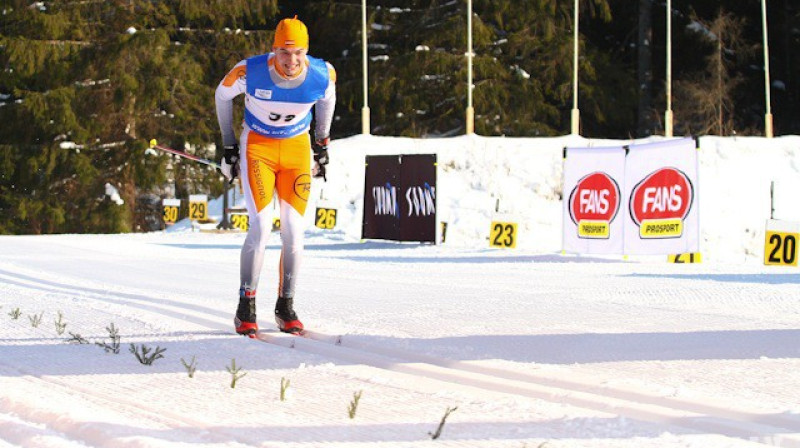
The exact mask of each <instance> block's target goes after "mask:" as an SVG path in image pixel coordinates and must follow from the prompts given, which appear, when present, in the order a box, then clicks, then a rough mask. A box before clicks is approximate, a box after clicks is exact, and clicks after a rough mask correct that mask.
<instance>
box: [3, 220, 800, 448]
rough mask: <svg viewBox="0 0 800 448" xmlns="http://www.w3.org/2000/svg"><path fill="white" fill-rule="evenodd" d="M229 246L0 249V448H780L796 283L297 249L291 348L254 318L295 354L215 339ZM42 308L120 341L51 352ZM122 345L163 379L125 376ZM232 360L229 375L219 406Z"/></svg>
mask: <svg viewBox="0 0 800 448" xmlns="http://www.w3.org/2000/svg"><path fill="white" fill-rule="evenodd" d="M242 237H243V236H242V235H209V234H196V233H186V234H148V235H95V236H89V235H85V236H78V235H63V236H52V237H0V247H2V249H3V252H2V253H3V256H2V258H0V291H1V292H0V306H2V308H0V312H2V313H1V314H0V322H2V326H0V351H2V354H3V356H2V357H0V390H2V393H0V441H5V442H6V443H7V444H10V445H11V446H26V447H27V446H139V447H142V446H143V447H155V446H180V443H192V444H194V445H199V446H208V447H212V446H213V447H218V446H225V447H228V446H230V447H239V446H265V447H266V446H282V447H286V446H288V447H292V446H298V447H299V446H308V445H309V444H310V445H313V446H320V445H324V446H334V447H336V446H341V447H344V446H378V447H400V446H403V447H407V446H415V447H416V446H421V447H425V446H437V447H438V446H447V447H450V446H453V447H458V446H464V447H467V446H469V447H484V446H485V447H489V446H491V447H497V446H499V447H516V448H518V447H520V446H539V445H541V444H542V443H544V442H547V444H548V445H550V446H557V447H561V446H576V447H577V446H580V447H584V446H588V447H642V446H644V447H647V446H652V447H671V446H675V447H677V446H698V447H700V446H702V447H722V446H725V447H728V446H735V447H738V446H764V445H776V446H796V445H795V443H796V441H797V432H798V428H800V424H798V408H797V404H796V397H795V396H794V394H795V391H796V390H797V389H798V388H797V386H798V384H800V374H798V372H800V369H799V368H798V367H800V362H798V358H800V348H798V345H797V343H796V341H797V340H798V336H800V331H798V330H797V328H798V325H797V324H798V323H800V317H798V307H797V305H796V299H795V297H796V295H795V291H796V289H797V285H798V283H800V278H798V276H797V275H796V274H795V273H794V272H793V271H789V270H783V269H778V270H775V269H769V270H768V269H767V268H764V267H762V266H759V265H755V264H745V265H720V264H706V265H695V266H672V265H667V264H666V263H664V262H663V261H661V260H658V261H652V260H640V261H632V262H620V261H615V260H612V259H597V258H591V257H569V256H560V255H542V254H532V253H527V252H524V251H513V252H500V251H492V250H468V249H459V248H447V247H436V246H416V245H400V244H392V243H369V242H368V243H358V242H347V241H336V240H331V239H329V238H325V237H312V238H311V240H310V241H309V242H308V245H307V247H308V249H307V257H306V260H305V266H304V273H303V275H304V277H303V281H301V284H300V289H299V291H298V297H299V298H302V300H301V299H298V303H297V309H298V312H299V313H300V315H301V317H302V318H303V319H304V321H305V322H306V324H307V326H308V327H309V328H310V329H311V332H310V334H309V335H308V338H301V337H297V336H291V335H283V334H279V333H277V332H276V331H274V330H272V331H270V329H271V328H272V322H271V319H270V318H271V316H270V314H271V305H272V303H271V300H269V299H266V298H265V299H263V300H262V301H261V302H260V303H259V306H260V308H259V316H260V318H259V320H260V322H261V325H262V327H263V328H264V329H265V332H264V333H263V334H264V335H265V337H266V338H271V339H273V340H274V341H275V342H276V343H277V344H279V345H286V344H293V345H294V348H293V349H290V348H287V347H281V346H275V345H273V344H263V343H260V342H259V341H257V340H250V339H247V338H242V337H239V336H236V335H234V334H233V330H232V316H233V311H234V307H235V300H236V299H235V290H236V278H237V273H238V265H237V258H238V248H239V243H240V241H241V238H242ZM278 250H279V248H278V246H277V244H273V245H271V246H270V247H269V248H268V250H267V252H268V254H267V256H268V259H271V260H273V261H274V260H277V251H278ZM271 269H274V266H267V268H266V272H265V281H267V280H266V279H270V275H271V274H272V271H271ZM231 291H233V293H231ZM16 308H19V309H20V310H21V315H20V317H19V318H18V319H16V320H15V319H12V318H11V317H10V316H9V313H11V312H12V311H13V310H14V309H16ZM58 311H61V312H62V313H63V316H64V320H65V321H67V322H68V326H67V329H66V330H67V332H74V333H79V334H81V335H82V337H84V338H86V339H88V340H89V341H91V342H100V341H104V340H107V338H108V334H107V331H106V330H105V328H106V327H107V326H108V325H109V324H110V323H114V324H115V325H116V327H117V328H119V329H120V330H121V335H122V348H121V352H120V354H118V355H114V354H109V353H106V352H105V351H104V350H103V349H102V348H100V347H97V346H95V345H74V344H67V343H66V340H67V339H69V335H68V333H66V332H65V333H64V334H63V335H58V334H57V333H56V331H55V328H54V325H53V321H54V320H55V319H56V318H57V312H58ZM38 313H43V319H42V324H41V325H40V326H39V327H37V328H34V327H32V325H31V322H30V321H29V317H30V316H32V315H36V314H38ZM432 322H435V323H436V324H435V325H431V323H432ZM337 342H338V345H337ZM130 344H136V345H139V344H145V345H147V346H148V347H152V348H155V347H157V346H158V347H165V348H167V351H166V352H165V353H164V355H165V358H164V359H160V360H156V361H155V362H154V363H153V365H152V366H143V365H141V364H139V363H138V361H137V360H136V359H135V358H134V356H133V355H132V354H131V353H129V352H128V348H129V345H130ZM193 357H194V358H196V359H197V363H198V370H197V375H196V377H195V378H191V379H190V378H188V375H187V372H186V370H185V368H184V367H183V365H182V364H181V359H183V360H186V361H188V360H190V359H192V358H193ZM234 358H235V361H236V365H237V366H243V369H244V371H246V372H247V375H246V376H245V377H243V378H242V379H241V380H240V381H239V382H238V384H237V386H236V388H235V389H232V388H230V380H231V377H230V374H229V373H228V371H227V370H226V369H227V367H228V366H230V365H231V360H232V359H234ZM281 378H288V379H290V380H291V384H292V386H291V388H290V392H291V396H290V398H289V399H288V400H287V401H286V402H281V401H280V400H279V398H278V395H279V388H280V380H281ZM359 390H363V391H364V393H363V398H362V400H361V404H360V405H359V410H358V413H357V416H356V418H355V419H353V420H350V419H349V418H348V416H347V411H346V408H347V405H348V403H349V401H350V400H351V399H352V396H353V393H354V392H356V391H359ZM209 403H212V404H211V405H209ZM454 406H458V410H457V411H456V412H454V413H453V414H452V415H451V416H450V417H449V418H448V420H447V424H446V425H445V427H444V430H443V434H442V437H441V438H440V439H438V440H436V441H432V440H430V436H429V435H428V433H430V432H433V431H435V430H436V427H437V425H438V422H439V420H440V418H441V417H442V414H443V413H444V411H445V410H446V409H448V408H451V407H454ZM242 409H257V410H258V412H245V413H243V412H241V410H242ZM647 420H651V421H655V423H653V422H648V421H647ZM0 443H2V442H0ZM0 446H2V444H0Z"/></svg>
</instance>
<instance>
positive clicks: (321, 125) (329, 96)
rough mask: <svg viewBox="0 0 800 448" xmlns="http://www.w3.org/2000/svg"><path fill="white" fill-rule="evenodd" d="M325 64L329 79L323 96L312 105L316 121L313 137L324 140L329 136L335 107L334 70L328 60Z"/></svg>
mask: <svg viewBox="0 0 800 448" xmlns="http://www.w3.org/2000/svg"><path fill="white" fill-rule="evenodd" d="M325 64H327V65H328V74H329V78H330V81H329V82H328V88H327V89H326V90H325V97H324V98H322V99H321V100H319V101H317V104H315V105H314V117H315V118H316V123H317V124H316V126H315V127H314V138H315V139H317V140H324V139H326V138H328V137H330V135H331V123H332V122H333V111H334V109H335V108H336V70H334V69H333V66H332V65H331V64H330V63H329V62H326V63H325Z"/></svg>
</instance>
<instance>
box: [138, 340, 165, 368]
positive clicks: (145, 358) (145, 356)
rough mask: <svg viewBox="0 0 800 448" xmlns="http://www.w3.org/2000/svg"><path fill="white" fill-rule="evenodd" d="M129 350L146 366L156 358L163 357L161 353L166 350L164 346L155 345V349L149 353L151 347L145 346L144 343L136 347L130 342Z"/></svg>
mask: <svg viewBox="0 0 800 448" xmlns="http://www.w3.org/2000/svg"><path fill="white" fill-rule="evenodd" d="M129 350H130V352H131V353H133V354H134V355H135V356H136V359H138V360H139V362H140V363H142V364H144V365H146V366H150V365H153V361H155V360H156V359H158V358H163V357H164V355H162V353H164V352H165V351H167V349H166V348H161V347H159V346H156V349H155V351H153V352H152V353H151V351H152V350H153V349H151V348H149V347H147V346H146V345H144V344H141V345H140V346H139V347H136V345H134V344H131V348H130V349H129Z"/></svg>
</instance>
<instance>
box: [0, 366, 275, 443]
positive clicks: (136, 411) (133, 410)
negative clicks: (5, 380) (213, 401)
mask: <svg viewBox="0 0 800 448" xmlns="http://www.w3.org/2000/svg"><path fill="white" fill-rule="evenodd" d="M0 365H2V366H4V367H5V368H6V369H8V370H15V371H17V372H19V373H21V374H23V375H24V376H23V377H22V378H23V379H24V380H25V381H26V382H28V383H40V384H42V387H43V388H45V389H46V390H51V389H52V388H56V389H59V390H60V391H61V392H63V393H66V394H73V395H75V394H77V395H80V396H81V397H83V398H84V399H86V401H87V402H89V403H98V402H102V403H103V404H104V406H106V407H109V408H112V409H115V410H117V411H118V412H119V413H120V414H122V415H136V416H137V417H138V418H140V419H142V420H146V421H148V422H150V423H152V424H153V425H154V426H157V427H161V428H166V429H170V430H177V431H181V430H182V428H183V427H187V428H192V427H194V428H205V427H208V426H209V425H208V424H207V423H204V422H200V421H198V420H194V419H190V418H187V417H185V416H184V415H182V414H177V413H175V412H171V411H165V410H163V409H161V410H159V411H158V412H157V413H156V411H153V410H150V409H147V408H145V407H142V406H141V405H139V404H138V403H136V402H134V401H132V400H130V399H128V398H126V397H125V396H124V395H109V394H107V393H102V392H100V391H98V390H97V389H91V388H89V387H84V386H79V385H75V384H72V383H68V382H65V381H59V380H58V379H56V378H54V377H51V376H49V375H48V376H41V375H37V374H36V373H33V372H28V371H25V370H23V369H19V368H18V367H12V366H9V365H8V364H5V363H2V364H0ZM4 401H10V400H4ZM2 403H3V401H0V405H2ZM5 407H6V408H8V407H9V406H5ZM10 407H11V409H6V411H11V412H12V413H14V414H17V415H20V414H23V415H24V414H28V415H24V417H25V419H26V420H28V421H31V422H36V423H42V424H44V423H45V422H47V423H51V422H53V421H56V422H57V423H56V425H55V427H54V428H53V429H54V430H55V431H58V432H59V433H60V434H64V435H68V436H69V438H70V439H74V440H77V441H80V442H81V443H83V444H85V445H86V446H90V447H95V446H97V447H114V448H115V447H119V446H129V445H130V446H131V447H136V446H138V443H137V442H136V441H132V442H125V441H122V440H119V438H118V436H117V435H115V434H114V433H113V432H112V433H110V434H107V433H106V431H105V430H104V429H98V428H89V427H88V426H86V425H85V422H70V421H64V420H59V419H53V418H49V417H48V416H46V415H44V416H43V415H42V413H41V412H37V411H32V410H29V409H26V411H28V412H25V411H23V412H20V408H19V407H18V406H16V405H14V404H13V401H12V404H11V406H10ZM121 407H124V409H120V408H121ZM50 412H51V411H48V412H47V413H50ZM42 417H44V418H43V419H42ZM39 420H42V421H39ZM87 431H88V432H87ZM189 433H190V434H191V433H192V431H189ZM191 435H193V436H194V437H193V438H195V439H196V438H197V435H196V434H191ZM203 437H204V438H208V440H207V441H210V442H212V443H229V442H231V441H235V442H237V443H241V444H244V445H248V446H263V445H261V442H260V441H258V440H255V439H248V438H247V437H243V434H241V433H239V432H236V433H234V432H232V431H226V430H224V429H220V428H216V429H215V430H214V431H203Z"/></svg>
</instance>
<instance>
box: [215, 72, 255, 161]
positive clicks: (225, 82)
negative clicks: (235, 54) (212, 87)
mask: <svg viewBox="0 0 800 448" xmlns="http://www.w3.org/2000/svg"><path fill="white" fill-rule="evenodd" d="M246 74H247V61H244V60H243V61H240V62H239V63H238V64H236V65H235V66H234V67H233V69H231V71H229V72H228V74H227V75H225V78H223V79H222V81H220V83H219V85H218V86H217V91H216V92H215V93H214V102H215V103H216V106H217V121H218V122H219V129H220V131H221V132H222V144H223V145H233V144H235V143H236V133H235V132H234V130H233V99H234V98H236V96H237V95H241V94H242V93H244V92H245V90H246V89H247V82H246V78H245V75H246Z"/></svg>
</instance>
